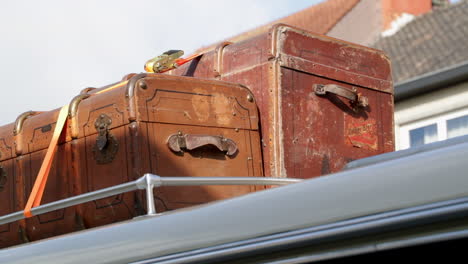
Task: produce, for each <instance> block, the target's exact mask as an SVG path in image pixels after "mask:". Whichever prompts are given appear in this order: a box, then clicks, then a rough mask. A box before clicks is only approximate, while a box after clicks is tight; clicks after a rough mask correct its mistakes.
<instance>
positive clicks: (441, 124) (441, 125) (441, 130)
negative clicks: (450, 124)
mask: <svg viewBox="0 0 468 264" xmlns="http://www.w3.org/2000/svg"><path fill="white" fill-rule="evenodd" d="M465 115H468V108H464V109H460V110H456V111H451V112H449V113H443V114H440V115H437V116H432V117H428V118H424V119H422V120H418V121H414V122H411V123H408V124H404V125H401V126H400V149H407V148H409V147H410V135H409V132H410V131H411V130H413V129H417V128H421V127H425V126H428V125H432V124H436V125H437V140H438V141H441V140H446V139H447V120H450V119H454V118H457V117H462V116H465Z"/></svg>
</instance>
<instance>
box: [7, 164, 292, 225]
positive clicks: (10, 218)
mask: <svg viewBox="0 0 468 264" xmlns="http://www.w3.org/2000/svg"><path fill="white" fill-rule="evenodd" d="M300 181H301V180H300V179H291V178H268V177H160V176H158V175H154V174H150V173H147V174H145V175H144V176H143V177H141V178H139V179H137V180H135V181H131V182H127V183H123V184H119V185H115V186H112V187H109V188H105V189H101V190H97V191H94V192H89V193H84V194H80V195H77V196H73V197H70V198H66V199H63V200H58V201H55V202H51V203H47V204H43V205H40V206H37V207H34V208H32V209H31V213H32V214H33V215H40V214H44V213H48V212H52V211H55V210H59V209H63V208H66V207H69V206H74V205H77V204H82V203H86V202H90V201H94V200H98V199H102V198H106V197H109V196H112V195H117V194H121V193H125V192H130V191H135V190H138V189H140V190H142V189H146V197H147V199H146V201H147V209H148V212H147V214H148V215H154V214H156V208H155V205H154V198H153V189H154V188H155V187H161V186H200V185H286V184H290V183H296V182H300ZM24 218H25V216H24V211H19V212H15V213H12V214H8V215H5V216H1V217H0V225H3V224H7V223H11V222H14V221H18V220H21V219H24Z"/></svg>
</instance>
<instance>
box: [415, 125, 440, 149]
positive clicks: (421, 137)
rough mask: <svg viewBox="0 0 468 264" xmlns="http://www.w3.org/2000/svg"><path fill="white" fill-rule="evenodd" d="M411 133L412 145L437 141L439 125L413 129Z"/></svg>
mask: <svg viewBox="0 0 468 264" xmlns="http://www.w3.org/2000/svg"><path fill="white" fill-rule="evenodd" d="M409 133H410V147H415V146H420V145H424V144H427V143H431V142H435V141H437V125H436V124H432V125H429V126H425V127H420V128H416V129H412V130H410V131H409Z"/></svg>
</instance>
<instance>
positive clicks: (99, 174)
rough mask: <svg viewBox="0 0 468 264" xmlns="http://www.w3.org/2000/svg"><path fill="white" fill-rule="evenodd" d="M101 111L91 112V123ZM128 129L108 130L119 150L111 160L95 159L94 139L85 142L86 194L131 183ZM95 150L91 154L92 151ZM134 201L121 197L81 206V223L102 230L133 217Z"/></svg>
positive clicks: (129, 196)
mask: <svg viewBox="0 0 468 264" xmlns="http://www.w3.org/2000/svg"><path fill="white" fill-rule="evenodd" d="M101 114H102V112H101V111H95V112H92V114H91V115H90V121H91V120H94V118H97V116H99V115H101ZM126 130H127V128H126V127H125V126H122V127H118V128H114V129H111V130H110V131H109V132H110V133H111V134H112V135H113V137H114V138H115V141H116V142H118V143H117V144H118V150H117V152H116V153H115V155H114V156H113V157H112V160H106V161H99V160H98V158H96V156H95V155H96V154H95V153H96V152H97V151H96V139H97V135H96V134H93V135H90V136H87V137H85V138H84V141H85V144H86V164H87V166H86V168H87V171H86V175H85V182H86V186H85V187H84V188H83V189H84V190H85V191H86V192H91V191H95V190H99V189H103V188H107V187H110V186H114V185H117V184H122V183H125V182H128V181H131V180H133V179H130V177H129V175H128V163H127V162H128V157H127V153H126V149H127V139H128V135H127V131H126ZM93 150H94V151H93ZM133 203H134V197H133V194H132V193H124V194H119V195H115V196H113V197H109V198H103V199H99V200H96V201H93V202H90V203H86V204H84V205H83V219H84V223H85V225H86V227H95V226H101V225H105V224H109V223H114V222H118V221H122V220H127V219H129V218H132V217H133V216H135V214H134V210H133Z"/></svg>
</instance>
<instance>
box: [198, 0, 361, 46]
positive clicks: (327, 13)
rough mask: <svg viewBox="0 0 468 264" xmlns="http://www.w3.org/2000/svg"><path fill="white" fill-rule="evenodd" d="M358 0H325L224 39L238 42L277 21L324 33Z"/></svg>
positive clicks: (261, 31) (257, 33)
mask: <svg viewBox="0 0 468 264" xmlns="http://www.w3.org/2000/svg"><path fill="white" fill-rule="evenodd" d="M359 1H360V0H327V1H325V2H322V3H320V4H317V5H313V6H311V7H308V8H306V9H303V10H301V11H299V12H297V13H294V14H292V15H289V16H286V17H283V18H280V19H278V20H275V21H273V22H270V23H268V24H266V25H263V26H260V27H257V28H255V29H253V30H250V31H247V32H244V33H241V34H239V35H237V36H233V37H231V38H228V39H226V40H225V41H230V42H239V41H242V40H244V39H247V38H250V37H253V36H257V35H260V34H262V33H264V32H266V31H268V29H269V28H270V27H271V26H272V25H274V24H278V23H283V24H288V25H291V26H295V27H298V28H301V29H304V30H307V31H311V32H314V33H318V34H326V33H328V31H330V30H331V29H332V28H333V26H334V25H336V23H338V22H339V21H340V19H341V18H342V17H343V16H344V15H346V14H347V13H348V12H349V11H350V10H351V9H352V8H353V7H354V6H355V5H356V4H357V3H358V2H359ZM217 44H218V43H215V44H213V45H209V46H206V47H202V48H200V49H198V50H197V53H203V52H205V51H208V50H212V49H214V48H215V47H216V46H217Z"/></svg>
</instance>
